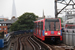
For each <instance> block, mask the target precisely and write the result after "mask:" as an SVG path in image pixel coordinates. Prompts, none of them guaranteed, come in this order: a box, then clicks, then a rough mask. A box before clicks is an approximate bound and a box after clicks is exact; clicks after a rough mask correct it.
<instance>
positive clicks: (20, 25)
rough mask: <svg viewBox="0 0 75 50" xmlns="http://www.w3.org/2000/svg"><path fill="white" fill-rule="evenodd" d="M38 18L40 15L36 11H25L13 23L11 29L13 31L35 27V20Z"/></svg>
mask: <svg viewBox="0 0 75 50" xmlns="http://www.w3.org/2000/svg"><path fill="white" fill-rule="evenodd" d="M36 18H38V16H36V15H35V14H34V13H24V14H23V15H21V16H20V17H19V18H18V20H17V21H16V22H15V23H13V24H12V25H11V27H10V29H11V31H18V30H29V29H33V28H34V22H33V21H36Z"/></svg>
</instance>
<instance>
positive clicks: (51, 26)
mask: <svg viewBox="0 0 75 50" xmlns="http://www.w3.org/2000/svg"><path fill="white" fill-rule="evenodd" d="M59 30H60V22H59V19H46V20H45V31H59Z"/></svg>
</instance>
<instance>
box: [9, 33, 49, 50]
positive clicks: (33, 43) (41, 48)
mask: <svg viewBox="0 0 75 50" xmlns="http://www.w3.org/2000/svg"><path fill="white" fill-rule="evenodd" d="M14 40H15V41H14V42H13V43H12V46H13V47H12V48H13V49H10V50H49V48H48V47H47V46H45V44H43V43H41V42H40V41H39V40H36V39H35V38H33V37H32V35H30V34H24V35H19V36H17V38H16V39H14Z"/></svg>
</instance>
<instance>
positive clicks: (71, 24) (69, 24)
mask: <svg viewBox="0 0 75 50" xmlns="http://www.w3.org/2000/svg"><path fill="white" fill-rule="evenodd" d="M64 28H65V29H64V30H65V31H66V32H72V33H73V32H75V19H69V20H67V21H66V22H65V27H64Z"/></svg>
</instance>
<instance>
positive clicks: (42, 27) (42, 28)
mask: <svg viewBox="0 0 75 50" xmlns="http://www.w3.org/2000/svg"><path fill="white" fill-rule="evenodd" d="M42 31H43V22H41V36H42Z"/></svg>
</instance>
